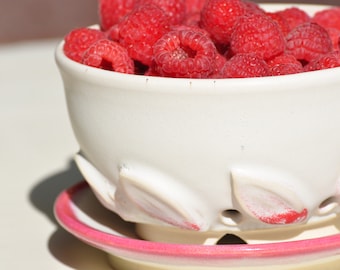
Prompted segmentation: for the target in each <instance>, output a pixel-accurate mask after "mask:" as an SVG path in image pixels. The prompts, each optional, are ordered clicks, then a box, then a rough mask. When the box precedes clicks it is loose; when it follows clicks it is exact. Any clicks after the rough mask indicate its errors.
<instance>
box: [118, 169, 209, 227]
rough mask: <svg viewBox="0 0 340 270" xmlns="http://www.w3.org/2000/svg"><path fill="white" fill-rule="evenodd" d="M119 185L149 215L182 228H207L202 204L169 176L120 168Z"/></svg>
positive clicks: (149, 171) (150, 171) (148, 170)
mask: <svg viewBox="0 0 340 270" xmlns="http://www.w3.org/2000/svg"><path fill="white" fill-rule="evenodd" d="M120 184H121V185H122V186H123V187H124V192H125V193H126V194H127V195H128V197H129V200H130V201H132V202H133V203H134V204H135V205H137V207H138V208H139V209H141V210H142V211H143V212H144V213H146V214H147V215H149V216H150V217H152V218H155V219H158V220H160V221H162V222H165V223H167V224H170V225H173V226H176V227H180V228H183V229H189V230H196V231H203V230H206V229H207V224H206V221H205V219H204V215H203V213H202V209H204V205H202V203H201V202H200V200H198V199H197V198H196V197H195V196H194V195H193V194H191V192H190V191H188V190H186V188H185V187H183V186H182V185H180V184H179V183H177V182H176V181H175V180H173V179H171V178H170V177H168V176H166V175H164V174H161V173H159V172H155V171H152V170H150V169H147V170H144V169H141V168H138V169H137V170H136V168H134V169H131V168H130V169H128V168H122V170H121V172H120Z"/></svg>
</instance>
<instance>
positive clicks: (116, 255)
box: [54, 182, 340, 270]
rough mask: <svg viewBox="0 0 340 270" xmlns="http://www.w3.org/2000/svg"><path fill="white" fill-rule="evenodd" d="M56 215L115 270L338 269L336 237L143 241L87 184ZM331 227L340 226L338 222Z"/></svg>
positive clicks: (61, 200)
mask: <svg viewBox="0 0 340 270" xmlns="http://www.w3.org/2000/svg"><path fill="white" fill-rule="evenodd" d="M54 210H55V216H56V218H57V220H58V222H59V223H60V224H61V225H62V226H63V227H64V228H65V229H66V230H67V231H69V232H70V233H71V234H73V235H74V236H76V237H77V238H79V239H80V240H82V241H84V242H86V243H88V244H89V245H92V246H94V247H96V248H98V249H100V250H103V251H105V252H106V253H107V254H108V255H109V256H108V257H109V261H110V263H111V265H112V266H113V268H114V269H116V270H128V269H129V270H132V269H138V270H194V269H195V270H221V269H225V270H230V269H235V270H250V269H252V270H260V269H261V270H269V269H271V270H279V269H280V270H288V269H289V270H293V269H294V270H302V269H303V270H334V269H339V265H340V234H339V233H338V234H334V235H330V236H323V237H319V238H313V239H309V240H299V241H291V242H282V243H274V244H273V243H271V244H233V245H211V246H209V245H188V244H168V243H159V242H152V241H145V240H142V239H140V238H138V236H137V235H136V234H135V228H134V224H132V223H128V222H125V221H123V220H122V219H121V218H120V217H119V216H117V215H115V214H114V213H112V212H110V211H108V210H107V209H106V208H104V207H103V206H101V204H99V202H98V200H97V199H96V197H95V196H94V195H93V193H92V191H91V189H90V188H89V186H88V184H87V183H86V182H80V183H79V184H77V185H75V186H73V187H71V188H69V189H67V190H65V191H63V192H62V193H61V194H60V195H59V196H58V198H57V200H56V202H55V209H54ZM335 222H337V224H340V217H337V218H336V219H335ZM338 222H339V223H338Z"/></svg>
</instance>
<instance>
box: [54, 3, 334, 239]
mask: <svg viewBox="0 0 340 270" xmlns="http://www.w3.org/2000/svg"><path fill="white" fill-rule="evenodd" d="M264 7H265V8H270V9H281V8H284V7H287V6H284V5H265V6H264ZM302 8H303V9H305V10H307V11H309V12H314V11H315V10H318V9H322V8H324V6H311V5H303V6H302ZM62 46H63V43H61V44H60V45H59V47H58V48H57V50H56V60H57V63H58V66H59V68H60V72H61V75H62V79H63V82H64V86H65V93H66V100H67V106H68V110H69V116H70V119H71V122H72V126H73V129H74V133H75V136H76V139H77V141H78V142H79V146H80V152H79V153H78V154H77V155H76V162H77V164H78V166H79V168H80V170H81V172H82V173H83V175H84V177H85V179H86V180H87V181H88V183H89V184H90V186H91V187H92V189H93V190H94V192H95V194H96V195H97V197H98V199H99V200H100V201H101V203H102V204H103V205H105V206H106V207H107V208H109V209H110V210H112V211H114V212H116V213H118V214H119V215H120V216H121V217H122V218H123V219H125V220H128V221H132V222H136V223H138V224H141V225H140V226H139V232H140V234H141V235H142V236H143V237H145V238H147V239H150V238H152V237H153V236H152V234H154V232H155V228H158V229H159V230H160V231H161V232H162V229H163V228H164V226H165V228H170V230H172V228H178V229H179V230H182V229H186V230H187V231H188V232H189V231H197V232H207V233H212V234H214V233H217V234H218V236H217V237H216V238H218V237H219V235H223V234H224V233H225V232H228V231H231V232H235V231H243V232H247V231H253V230H258V229H264V230H267V229H276V228H282V226H283V225H287V226H289V225H297V224H304V223H306V222H318V221H319V220H321V219H323V218H324V217H325V216H328V215H332V214H334V213H337V212H338V211H339V207H338V202H339V196H340V188H339V186H340V182H339V180H338V179H339V176H340V68H334V69H328V70H322V71H315V72H309V73H301V74H295V75H286V76H278V77H263V78H249V79H216V80H214V79H176V78H160V77H147V76H140V75H127V74H120V73H115V72H111V71H105V70H100V69H96V68H91V67H88V66H85V65H81V64H78V63H76V62H73V61H72V60H70V59H68V58H67V57H66V56H65V55H64V54H63V51H62ZM169 233H170V232H169ZM177 233H178V231H177V229H176V230H175V231H174V234H177ZM156 238H157V237H156ZM169 241H171V240H169ZM176 241H177V240H176Z"/></svg>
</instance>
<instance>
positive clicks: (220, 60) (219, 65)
mask: <svg viewBox="0 0 340 270" xmlns="http://www.w3.org/2000/svg"><path fill="white" fill-rule="evenodd" d="M214 62H215V69H214V71H213V72H212V74H211V75H210V76H209V78H214V79H219V78H222V75H221V70H222V69H223V67H224V66H225V64H226V63H227V58H225V57H224V56H223V55H222V54H220V53H217V54H216V56H215V61H214Z"/></svg>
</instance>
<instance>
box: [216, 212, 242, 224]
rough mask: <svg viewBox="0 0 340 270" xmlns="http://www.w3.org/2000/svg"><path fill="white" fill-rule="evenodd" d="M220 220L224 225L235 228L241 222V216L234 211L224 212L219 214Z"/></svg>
mask: <svg viewBox="0 0 340 270" xmlns="http://www.w3.org/2000/svg"><path fill="white" fill-rule="evenodd" d="M221 220H222V222H223V223H224V224H225V225H228V226H236V225H238V224H239V223H240V222H242V214H241V213H240V212H239V211H238V210H236V209H228V210H224V211H223V212H222V213H221Z"/></svg>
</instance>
